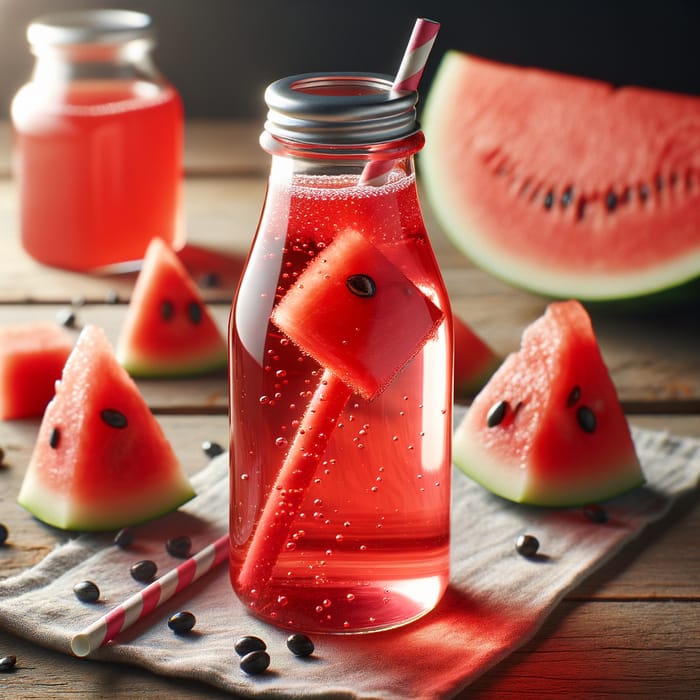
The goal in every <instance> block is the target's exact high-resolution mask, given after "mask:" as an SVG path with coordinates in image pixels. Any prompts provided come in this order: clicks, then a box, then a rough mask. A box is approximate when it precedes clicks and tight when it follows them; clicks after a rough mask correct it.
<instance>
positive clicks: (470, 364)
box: [452, 313, 503, 399]
mask: <svg viewBox="0 0 700 700" xmlns="http://www.w3.org/2000/svg"><path fill="white" fill-rule="evenodd" d="M452 319H453V327H454V339H455V341H454V342H455V360H454V375H455V385H454V386H455V388H454V394H455V398H456V399H465V398H470V397H472V396H474V394H476V393H477V392H478V391H479V390H480V389H482V388H483V386H484V385H485V384H486V382H487V381H488V380H489V379H490V378H491V375H492V374H493V373H494V372H495V371H496V369H497V368H498V366H499V365H500V364H501V362H502V360H503V358H502V357H501V356H500V355H498V353H496V351H495V350H494V349H493V348H492V347H491V346H490V345H489V344H488V343H487V342H486V341H485V340H484V339H483V338H481V336H479V335H478V334H477V333H476V332H475V331H474V330H473V329H472V328H471V326H469V324H467V322H466V321H464V320H463V319H462V318H461V317H460V316H458V315H457V314H456V313H453V314H452Z"/></svg>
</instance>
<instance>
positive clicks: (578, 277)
mask: <svg viewBox="0 0 700 700" xmlns="http://www.w3.org/2000/svg"><path fill="white" fill-rule="evenodd" d="M423 126H424V131H425V134H426V147H425V149H424V150H423V152H422V153H421V155H420V163H421V168H422V173H423V176H424V177H423V181H424V185H425V190H426V198H427V200H428V201H429V202H430V204H431V206H432V208H433V210H434V212H435V215H436V216H437V218H438V219H439V221H440V222H441V224H442V226H443V228H444V230H445V232H446V233H447V235H448V236H449V237H450V238H451V239H452V241H453V242H454V244H455V246H456V247H457V248H458V249H459V250H461V251H462V252H463V253H464V254H465V255H466V256H468V257H469V258H470V259H471V260H472V261H473V262H475V263H476V264H477V265H479V266H481V267H482V268H483V269H485V270H486V271H488V272H490V273H492V274H493V275H495V276H497V277H500V278H501V279H504V280H505V281H507V282H509V283H511V284H513V285H516V286H520V287H523V288H526V289H529V290H531V291H534V292H537V293H540V294H544V295H549V296H553V297H560V298H564V299H566V298H578V299H582V300H591V301H595V300H607V299H621V298H630V297H640V296H645V295H649V294H652V293H656V292H659V291H661V290H664V289H668V288H671V287H675V286H678V285H681V284H683V283H685V282H687V281H689V280H691V279H693V278H697V277H698V276H699V275H700V217H698V211H700V98H698V97H695V96H686V95H679V94H672V93H666V92H661V91H656V90H650V89H642V88H635V87H623V88H619V89H615V88H613V87H612V86H611V85H608V84H606V83H603V82H597V81H592V80H586V79H583V78H577V77H573V76H568V75H563V74H556V73H552V72H547V71H542V70H536V69H526V68H520V67H515V66H509V65H505V64H499V63H495V62H491V61H487V60H484V59H480V58H477V57H474V56H470V55H467V54H464V53H460V52H456V51H451V52H448V53H447V54H446V55H445V57H444V58H443V60H442V62H441V64H440V66H439V69H438V71H437V74H436V76H435V79H434V81H433V83H432V86H431V89H430V91H429V93H428V96H427V100H426V105H425V109H424V112H423Z"/></svg>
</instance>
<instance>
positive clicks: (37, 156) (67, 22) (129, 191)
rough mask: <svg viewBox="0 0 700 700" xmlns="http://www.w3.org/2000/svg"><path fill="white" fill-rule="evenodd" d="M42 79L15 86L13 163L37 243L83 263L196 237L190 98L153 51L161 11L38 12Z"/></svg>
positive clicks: (34, 33) (132, 257) (135, 255)
mask: <svg viewBox="0 0 700 700" xmlns="http://www.w3.org/2000/svg"><path fill="white" fill-rule="evenodd" d="M27 38H28V40H29V44H30V47H31V50H32V53H33V54H34V56H35V64H34V70H33V73H32V76H31V79H30V80H29V82H28V83H27V84H25V85H24V86H23V87H22V88H20V90H19V91H18V93H17V94H16V95H15V97H14V100H13V102H12V107H11V115H12V122H13V127H14V154H13V165H14V174H15V179H16V182H17V188H18V192H19V203H20V229H21V237H22V244H23V246H24V248H25V250H26V251H27V252H28V253H29V254H30V255H32V256H33V257H34V258H35V259H37V260H38V261H40V262H42V263H45V264H47V265H52V266H56V267H61V268H68V269H72V270H97V269H100V268H105V267H110V266H114V265H120V264H123V263H130V262H132V261H138V260H141V259H142V257H143V254H144V252H145V250H146V248H147V246H148V243H149V241H150V240H151V238H153V237H156V236H157V237H160V238H163V239H164V240H166V241H167V242H169V243H171V244H172V245H173V246H178V245H181V244H182V243H183V242H184V241H183V240H182V239H183V233H182V218H181V214H180V203H181V201H180V200H181V178H182V151H183V106H182V101H181V98H180V96H179V95H178V93H177V91H176V90H175V88H174V87H173V86H172V85H171V84H169V83H168V82H167V81H166V80H165V79H164V78H163V76H162V75H161V74H160V73H159V72H158V70H157V69H156V67H155V65H154V63H153V60H152V49H153V47H154V45H155V37H154V32H153V27H152V22H151V18H150V17H149V16H148V15H145V14H143V13H139V12H131V11H127V10H80V11H72V12H61V13H56V14H52V15H46V16H43V17H39V18H37V19H36V20H34V21H33V22H32V23H31V24H30V25H29V27H28V29H27Z"/></svg>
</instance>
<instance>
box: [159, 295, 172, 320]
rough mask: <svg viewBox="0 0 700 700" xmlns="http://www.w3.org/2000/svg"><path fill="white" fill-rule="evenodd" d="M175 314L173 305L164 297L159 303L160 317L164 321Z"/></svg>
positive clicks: (170, 318)
mask: <svg viewBox="0 0 700 700" xmlns="http://www.w3.org/2000/svg"><path fill="white" fill-rule="evenodd" d="M174 316H175V305H174V304H173V302H172V301H170V299H164V300H163V301H162V302H161V304H160V317H161V318H162V319H163V320H164V321H172V320H173V318H174Z"/></svg>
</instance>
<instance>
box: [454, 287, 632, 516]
mask: <svg viewBox="0 0 700 700" xmlns="http://www.w3.org/2000/svg"><path fill="white" fill-rule="evenodd" d="M452 450H453V452H452V458H453V461H454V463H455V464H456V465H457V466H458V467H459V468H460V469H462V470H463V471H464V472H465V473H466V474H468V475H469V476H471V477H472V478H473V479H475V480H476V481H478V482H479V483H481V484H482V485H483V486H485V487H486V488H487V489H489V490H490V491H492V492H493V493H495V494H497V495H499V496H502V497H503V498H507V499H509V500H511V501H516V502H520V503H529V504H533V505H541V506H575V505H582V504H587V503H593V502H596V501H601V500H605V499H608V498H611V497H612V496H616V495H618V494H621V493H624V492H625V491H628V490H630V489H633V488H635V487H637V486H639V485H640V484H641V483H643V481H644V476H643V473H642V469H641V466H640V464H639V460H638V459H637V455H636V451H635V447H634V443H633V442H632V437H631V435H630V430H629V426H628V424H627V420H626V418H625V416H624V414H623V412H622V408H621V406H620V402H619V400H618V397H617V393H616V391H615V387H614V385H613V383H612V380H611V378H610V375H609V374H608V370H607V367H606V366H605V364H604V362H603V359H602V356H601V354H600V350H599V347H598V342H597V340H596V337H595V335H594V332H593V327H592V325H591V321H590V318H589V316H588V314H587V313H586V311H585V309H584V308H583V306H581V304H580V303H579V302H577V301H566V302H557V303H552V304H550V305H549V307H548V308H547V310H546V312H545V314H544V315H543V316H542V317H541V318H539V319H538V320H536V321H535V322H534V323H532V324H531V325H530V326H529V327H528V328H527V329H526V330H525V332H524V333H523V337H522V342H521V347H520V350H519V351H518V352H515V353H513V354H511V355H509V356H508V357H507V358H506V359H505V360H504V362H503V364H502V365H501V367H500V368H499V369H498V370H497V371H496V373H495V374H494V375H493V377H492V378H491V380H490V381H489V382H488V384H487V385H486V386H485V387H484V389H483V390H482V391H481V392H479V394H477V396H476V398H475V399H474V402H473V403H472V405H471V407H470V409H469V411H468V412H467V414H466V416H465V417H464V419H463V420H462V422H461V423H460V425H459V426H458V427H457V430H456V432H455V435H454V440H453V445H452Z"/></svg>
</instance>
